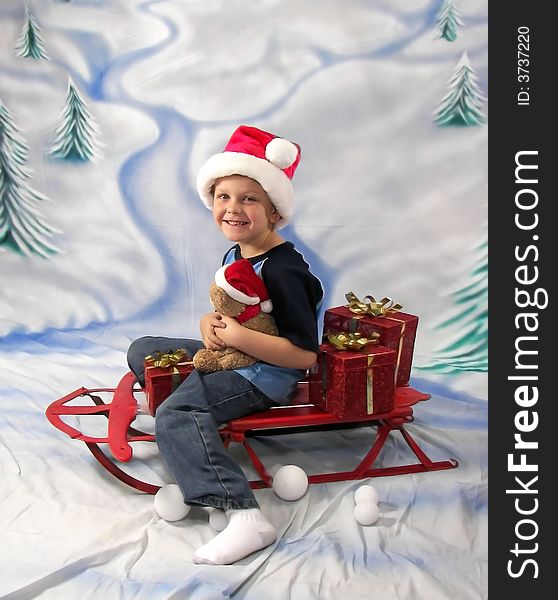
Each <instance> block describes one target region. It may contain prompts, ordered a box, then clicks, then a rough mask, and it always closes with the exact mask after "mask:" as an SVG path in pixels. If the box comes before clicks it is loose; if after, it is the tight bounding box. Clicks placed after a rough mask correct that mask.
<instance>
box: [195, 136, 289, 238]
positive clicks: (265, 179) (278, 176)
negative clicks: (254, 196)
mask: <svg viewBox="0 0 558 600" xmlns="http://www.w3.org/2000/svg"><path fill="white" fill-rule="evenodd" d="M272 141H275V140H272ZM285 141H287V140H285ZM288 143H289V144H291V145H293V146H294V144H292V143H291V142H288ZM268 146H269V144H268ZM295 149H296V146H295ZM295 158H296V157H295ZM228 175H244V176H246V177H250V179H254V180H255V181H257V182H258V183H259V184H260V185H261V186H262V188H263V189H264V190H265V191H266V192H267V195H268V196H269V199H270V200H271V202H272V204H273V206H275V208H276V209H277V212H278V213H279V215H280V216H281V219H280V220H279V221H278V222H277V223H276V225H275V226H276V228H277V229H281V227H284V226H285V225H286V224H287V223H288V222H289V221H290V220H291V217H292V216H293V197H294V190H293V184H292V183H291V181H290V179H289V178H288V177H287V176H286V175H285V173H283V171H281V169H280V168H278V167H276V166H275V165H273V164H271V163H270V162H268V161H267V160H265V159H263V158H257V157H255V156H252V155H251V154H245V153H243V152H222V153H220V154H214V155H213V156H211V157H210V158H209V159H208V160H207V162H206V163H205V164H204V165H203V167H202V168H201V169H200V172H199V173H198V177H197V182H196V183H197V188H198V194H199V195H200V198H201V199H202V201H203V203H204V204H205V205H206V206H207V208H209V209H211V208H212V207H213V194H212V193H211V188H212V187H213V184H214V183H215V180H216V179H219V177H227V176H228Z"/></svg>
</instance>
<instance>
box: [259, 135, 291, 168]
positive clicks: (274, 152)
mask: <svg viewBox="0 0 558 600" xmlns="http://www.w3.org/2000/svg"><path fill="white" fill-rule="evenodd" d="M265 157H266V158H267V160H268V161H269V162H270V163H273V164H274V165H275V166H276V167H279V168H280V169H286V168H287V167H290V166H291V165H292V164H293V163H294V161H295V160H296V159H297V157H298V148H297V147H296V146H295V145H294V144H293V143H292V142H289V140H285V139H283V138H279V137H276V138H273V139H272V140H271V142H269V143H268V144H267V146H266V147H265Z"/></svg>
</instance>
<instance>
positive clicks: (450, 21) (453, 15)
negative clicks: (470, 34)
mask: <svg viewBox="0 0 558 600" xmlns="http://www.w3.org/2000/svg"><path fill="white" fill-rule="evenodd" d="M436 27H437V30H438V34H437V35H436V36H435V38H434V39H437V40H439V39H444V40H447V41H448V42H454V41H455V40H456V39H457V29H458V27H463V22H462V21H461V15H460V14H459V12H458V11H457V9H456V8H455V6H454V4H453V0H444V2H443V4H442V8H441V9H440V12H439V13H438V15H437V17H436Z"/></svg>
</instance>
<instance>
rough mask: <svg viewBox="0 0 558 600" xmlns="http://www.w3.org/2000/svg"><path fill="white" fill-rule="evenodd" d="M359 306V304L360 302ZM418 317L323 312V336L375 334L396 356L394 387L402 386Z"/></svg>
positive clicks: (408, 371)
mask: <svg viewBox="0 0 558 600" xmlns="http://www.w3.org/2000/svg"><path fill="white" fill-rule="evenodd" d="M361 305H362V303H361ZM417 327H418V317H417V316H416V315H411V314H409V313H404V312H400V311H397V312H388V314H386V315H385V316H373V315H370V314H357V313H354V312H353V311H351V310H350V308H349V306H337V307H335V308H330V309H328V310H326V312H325V315H324V334H326V335H328V334H335V333H339V332H346V333H355V332H358V333H360V334H361V335H363V336H365V337H371V336H373V334H374V333H377V334H379V338H378V343H379V344H381V345H382V346H386V347H387V348H391V349H392V350H395V352H396V353H397V356H396V364H395V385H396V386H401V385H406V384H407V383H408V381H409V378H410V377H411V366H412V362H413V352H414V348H415V337H416V334H417Z"/></svg>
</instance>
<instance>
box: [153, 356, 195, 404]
mask: <svg viewBox="0 0 558 600" xmlns="http://www.w3.org/2000/svg"><path fill="white" fill-rule="evenodd" d="M191 358H192V357H191V356H190V355H189V354H188V352H187V351H186V350H184V349H183V348H179V349H178V350H175V351H173V352H168V353H165V354H163V353H162V352H154V353H153V355H150V356H146V357H145V395H146V396H147V406H148V408H149V413H150V414H151V415H153V416H155V412H156V411H157V408H158V406H159V405H160V404H161V403H162V402H163V401H164V400H166V399H167V398H168V397H169V396H170V395H171V394H172V392H174V390H176V388H177V387H178V386H179V385H180V384H181V383H182V382H183V381H184V380H185V379H186V377H188V375H190V373H191V372H192V371H193V370H194V364H193V362H192V360H191Z"/></svg>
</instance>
